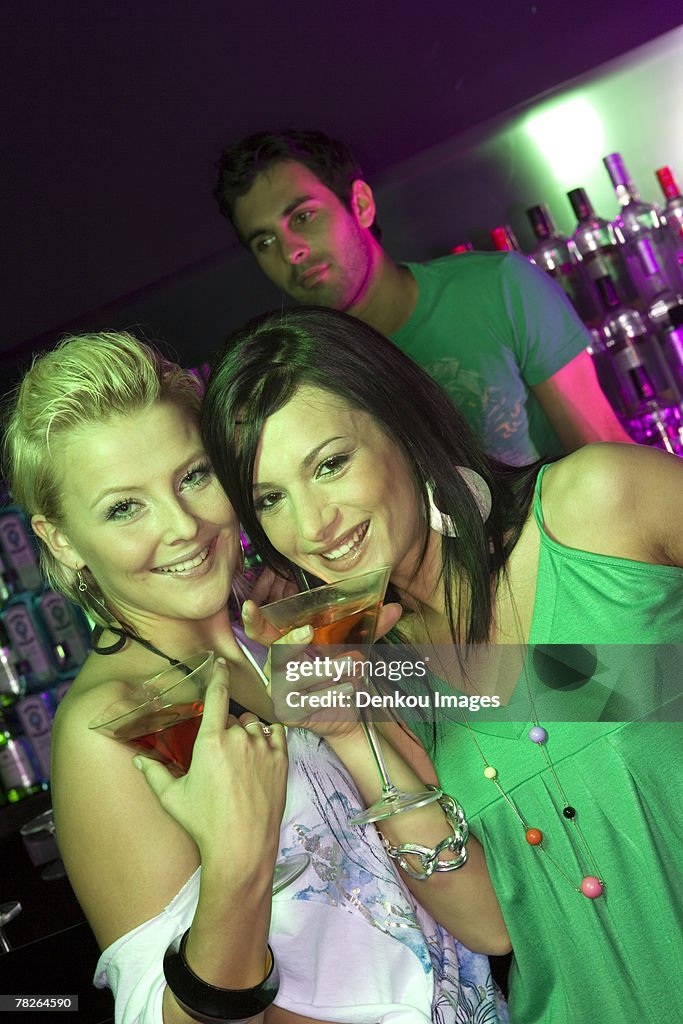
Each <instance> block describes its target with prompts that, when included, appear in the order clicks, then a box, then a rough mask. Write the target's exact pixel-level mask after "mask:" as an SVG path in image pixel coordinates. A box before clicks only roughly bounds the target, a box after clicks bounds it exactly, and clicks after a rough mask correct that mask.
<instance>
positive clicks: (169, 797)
mask: <svg viewBox="0 0 683 1024" xmlns="http://www.w3.org/2000/svg"><path fill="white" fill-rule="evenodd" d="M229 698H230V690H229V672H228V669H227V666H226V665H225V662H224V661H223V660H222V659H220V658H219V659H217V662H216V665H215V667H214V672H213V676H212V678H211V682H210V683H209V686H208V687H207V690H206V695H205V700H204V713H203V717H202V724H201V726H200V728H199V732H198V734H197V739H196V741H195V745H194V749H193V752H192V762H191V764H190V770H189V771H188V773H187V774H186V775H184V776H182V777H181V778H174V777H173V776H172V775H171V773H170V772H169V771H168V769H167V768H165V767H164V766H163V765H162V764H159V763H158V762H157V761H153V760H151V759H150V758H146V757H142V756H139V755H138V756H136V757H135V759H134V763H135V765H136V767H138V768H139V769H140V771H141V772H142V773H143V774H144V776H145V779H146V780H147V784H148V785H149V787H150V789H152V791H153V792H154V794H155V796H156V797H157V799H158V800H159V803H160V804H161V806H162V807H163V809H164V810H165V811H166V813H167V814H169V815H170V816H171V817H172V818H174V819H175V821H177V822H178V824H179V825H181V826H182V827H183V828H184V829H185V831H186V832H187V833H188V834H189V835H190V836H191V837H192V839H193V840H194V841H195V843H196V844H197V847H198V848H199V852H200V856H201V860H202V863H203V864H205V863H206V861H207V860H210V858H211V857H212V856H215V857H221V858H225V857H229V859H230V863H231V871H234V873H235V875H236V876H237V877H242V878H243V877H244V873H247V874H249V873H253V872H254V870H256V869H257V866H258V864H259V863H261V864H263V862H266V863H270V864H271V866H272V863H274V861H275V858H276V856H277V852H278V847H279V835H280V822H281V819H282V813H283V810H284V805H285V795H286V786H287V743H286V738H285V731H284V728H283V726H282V725H272V726H269V727H268V730H269V732H270V735H268V736H266V734H265V733H264V730H263V727H262V726H261V723H260V722H259V720H258V718H257V717H256V716H255V715H252V714H251V713H249V712H248V713H246V714H244V715H241V716H240V718H239V720H238V719H236V718H235V717H234V716H233V715H228V703H229ZM226 722H227V725H226Z"/></svg>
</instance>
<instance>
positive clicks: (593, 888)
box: [581, 875, 605, 900]
mask: <svg viewBox="0 0 683 1024" xmlns="http://www.w3.org/2000/svg"><path fill="white" fill-rule="evenodd" d="M604 888H605V887H604V885H603V884H602V882H601V881H600V879H599V878H596V877H595V875H586V877H585V878H582V879H581V892H582V893H583V895H584V896H585V897H586V898H587V899H589V900H596V899H597V898H598V896H602V893H603V890H604Z"/></svg>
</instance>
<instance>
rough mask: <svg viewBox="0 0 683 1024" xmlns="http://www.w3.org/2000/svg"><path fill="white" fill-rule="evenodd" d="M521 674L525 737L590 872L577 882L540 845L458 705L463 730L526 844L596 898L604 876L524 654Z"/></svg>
mask: <svg viewBox="0 0 683 1024" xmlns="http://www.w3.org/2000/svg"><path fill="white" fill-rule="evenodd" d="M510 597H511V604H512V609H513V615H514V617H515V622H516V627H517V632H518V634H519V635H522V628H521V622H520V618H519V614H518V611H517V607H516V604H515V601H514V598H513V597H512V594H511V595H510ZM522 675H523V677H524V683H525V686H526V694H527V699H528V701H529V708H530V712H531V714H530V718H531V721H532V722H533V725H532V727H531V729H529V731H528V733H527V737H528V739H529V740H530V741H531V743H533V744H534V746H535V747H537V748H538V749H539V750H540V752H541V754H542V756H543V760H544V761H545V764H546V768H547V769H548V772H549V773H550V777H551V778H552V780H553V782H554V784H555V787H556V789H557V791H558V793H559V796H560V799H561V801H562V817H563V818H564V821H565V823H566V825H567V829H568V835H569V838H570V841H571V843H572V845H573V847H574V850H575V851H576V854H577V856H578V857H579V858H580V859H583V860H584V862H585V863H587V865H588V867H589V869H590V871H591V872H592V873H591V874H586V875H584V877H583V878H582V879H581V881H580V883H579V884H578V885H577V884H576V882H575V881H574V880H573V879H572V878H571V877H570V876H569V875H568V874H567V872H566V871H565V870H564V868H563V867H561V865H560V864H558V863H557V860H556V859H555V857H553V855H552V854H551V853H550V852H549V851H548V849H547V848H546V847H545V846H544V845H543V844H544V839H545V836H544V834H543V832H542V830H541V829H540V828H537V827H536V826H530V825H529V823H528V822H527V820H526V818H525V816H524V814H523V813H522V812H521V810H520V809H519V807H518V806H517V804H516V802H515V801H514V800H513V798H512V797H511V796H510V794H509V793H507V792H506V791H505V790H504V789H503V787H502V785H501V782H500V778H499V773H498V769H497V768H496V767H495V765H492V764H491V763H490V761H489V760H488V758H487V757H486V755H485V753H484V751H483V750H482V748H481V745H480V743H479V741H478V740H477V737H476V736H475V734H474V730H473V729H472V727H471V725H470V723H469V721H468V719H467V717H466V715H465V713H464V712H463V710H462V708H460V709H459V710H460V715H461V717H462V720H463V722H464V724H465V726H466V728H467V731H468V733H469V735H470V738H471V740H472V742H473V743H474V745H475V747H476V749H477V752H478V754H479V756H480V757H481V760H482V762H483V764H484V778H485V779H488V780H489V781H490V782H492V783H493V785H494V786H495V787H496V789H497V790H498V792H499V793H500V795H501V796H502V797H503V799H504V800H505V802H506V804H507V805H508V807H509V808H510V809H511V811H512V812H513V814H514V815H515V817H516V818H517V820H518V821H519V823H520V824H521V826H522V828H523V829H524V837H525V839H526V841H527V843H528V844H529V846H531V847H533V849H535V850H536V851H537V852H538V853H539V854H542V855H543V856H545V857H546V858H547V860H548V861H549V862H550V863H551V864H552V865H553V867H554V868H555V870H556V871H557V872H558V874H560V875H561V876H562V877H563V878H564V879H565V881H566V882H567V883H568V884H569V885H570V886H571V887H572V889H573V890H574V891H575V892H577V893H580V894H581V895H583V896H585V897H586V899H589V900H594V899H597V898H598V897H599V896H602V894H603V892H604V890H605V880H604V878H603V877H602V874H601V872H600V869H599V867H598V865H597V862H596V859H595V857H594V856H593V853H592V851H591V848H590V846H589V845H588V841H587V840H586V837H585V836H584V834H583V831H582V829H581V825H580V823H579V818H578V812H577V809H576V808H575V807H574V806H573V804H571V803H570V802H569V799H568V798H567V794H566V792H565V790H564V787H563V785H562V783H561V782H560V780H559V778H558V777H557V772H556V771H555V766H554V764H553V762H552V759H551V757H550V754H549V752H548V748H547V746H546V744H547V742H548V731H547V730H546V729H545V728H544V727H543V726H542V725H541V724H540V723H539V721H538V716H537V714H536V707H535V704H534V699H533V695H532V692H531V683H530V681H529V671H528V668H527V659H526V657H525V658H524V659H523V661H522ZM582 854H583V856H582V857H581V855H582Z"/></svg>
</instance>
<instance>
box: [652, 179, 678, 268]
mask: <svg viewBox="0 0 683 1024" xmlns="http://www.w3.org/2000/svg"><path fill="white" fill-rule="evenodd" d="M655 174H656V175H657V181H658V182H659V186H660V188H661V190H662V192H663V193H664V197H665V199H666V205H665V207H664V216H665V217H666V223H667V226H668V228H669V232H670V234H671V235H672V236H673V244H674V248H675V250H676V259H677V260H678V265H679V266H681V267H683V195H681V190H680V188H679V185H678V182H677V181H676V178H675V175H674V173H673V171H672V170H671V168H670V167H660V168H659V170H657V171H655Z"/></svg>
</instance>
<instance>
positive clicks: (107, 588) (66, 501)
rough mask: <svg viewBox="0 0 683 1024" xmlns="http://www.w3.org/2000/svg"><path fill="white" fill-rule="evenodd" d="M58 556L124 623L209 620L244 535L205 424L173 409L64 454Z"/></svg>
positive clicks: (223, 595)
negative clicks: (208, 446) (216, 469)
mask: <svg viewBox="0 0 683 1024" xmlns="http://www.w3.org/2000/svg"><path fill="white" fill-rule="evenodd" d="M54 458H55V468H56V471H57V474H58V478H59V479H60V481H61V499H62V500H61V505H62V512H63V517H62V520H61V523H60V524H59V526H58V527H49V528H46V531H45V532H47V533H48V534H49V537H50V538H51V547H52V549H53V551H54V552H55V554H56V556H57V557H58V558H59V559H60V560H61V561H62V562H64V563H65V564H66V565H69V566H70V567H71V568H73V569H77V568H80V567H82V566H87V568H88V570H89V572H90V573H91V574H92V576H93V577H94V579H95V581H96V582H97V584H98V585H99V587H100V589H101V591H102V593H103V594H104V596H105V598H106V601H107V604H108V606H109V608H110V610H111V612H113V613H114V614H115V615H116V616H117V617H121V618H124V619H125V620H126V621H128V622H131V623H133V624H134V623H136V622H138V621H140V618H141V617H142V618H143V619H149V618H152V619H154V618H157V617H161V618H171V619H202V618H206V617H209V616H212V615H215V614H216V613H217V612H218V611H219V610H220V609H221V608H224V607H225V603H226V601H227V598H228V594H229V587H230V581H231V577H232V574H233V572H234V570H235V566H236V563H237V561H238V559H239V526H238V522H237V518H236V516H235V513H234V511H233V509H232V506H231V505H230V503H229V502H228V500H227V498H226V497H225V494H224V493H223V491H222V490H221V488H220V486H219V485H218V483H217V481H216V479H215V477H214V475H213V472H212V470H211V467H210V465H209V463H208V459H207V457H206V454H205V452H204V445H203V442H202V438H201V435H200V432H199V427H198V424H197V422H196V418H195V417H193V416H192V414H191V413H190V412H189V411H188V410H187V409H185V408H183V407H181V406H179V405H176V404H174V403H172V402H157V403H155V404H154V405H151V406H149V407H147V408H144V409H141V410H139V411H138V412H134V413H131V414H130V415H126V416H121V415H116V416H113V417H111V418H109V419H107V420H105V421H103V422H101V423H91V424H88V425H87V427H86V428H84V429H83V430H80V431H78V432H77V433H76V434H74V435H68V436H66V437H64V438H60V439H59V440H58V442H57V443H56V445H55V454H54Z"/></svg>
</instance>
